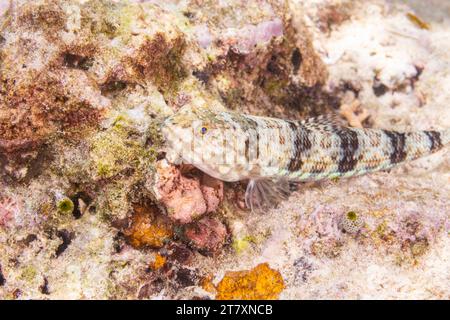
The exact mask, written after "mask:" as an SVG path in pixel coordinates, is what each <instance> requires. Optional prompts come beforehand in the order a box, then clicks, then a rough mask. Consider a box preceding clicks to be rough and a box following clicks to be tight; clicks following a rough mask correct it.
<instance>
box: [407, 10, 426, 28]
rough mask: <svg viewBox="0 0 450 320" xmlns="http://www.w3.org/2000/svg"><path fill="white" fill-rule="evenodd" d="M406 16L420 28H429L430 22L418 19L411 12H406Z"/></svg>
mask: <svg viewBox="0 0 450 320" xmlns="http://www.w3.org/2000/svg"><path fill="white" fill-rule="evenodd" d="M406 17H407V18H408V19H409V21H411V22H412V23H413V24H415V25H416V26H417V27H419V28H420V29H425V30H430V24H429V23H427V22H425V21H423V20H422V19H420V18H419V17H418V16H416V15H415V14H413V13H407V14H406Z"/></svg>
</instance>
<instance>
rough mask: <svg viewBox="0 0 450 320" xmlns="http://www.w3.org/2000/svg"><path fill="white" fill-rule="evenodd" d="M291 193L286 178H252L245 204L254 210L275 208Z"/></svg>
mask: <svg viewBox="0 0 450 320" xmlns="http://www.w3.org/2000/svg"><path fill="white" fill-rule="evenodd" d="M289 194H290V185H289V181H288V180H286V179H277V180H272V179H251V180H250V181H249V182H248V185H247V189H246V191H245V205H246V206H247V208H249V209H250V210H252V211H262V210H264V209H268V208H273V207H275V206H276V205H277V204H278V203H280V202H281V201H282V200H286V199H287V198H288V197H289Z"/></svg>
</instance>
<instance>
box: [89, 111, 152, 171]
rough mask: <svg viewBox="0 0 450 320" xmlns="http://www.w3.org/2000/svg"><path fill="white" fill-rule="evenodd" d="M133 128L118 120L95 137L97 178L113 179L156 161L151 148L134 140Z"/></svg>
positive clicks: (94, 168)
mask: <svg viewBox="0 0 450 320" xmlns="http://www.w3.org/2000/svg"><path fill="white" fill-rule="evenodd" d="M133 134H135V132H134V129H133V127H132V126H131V125H130V124H129V123H128V122H127V121H126V120H125V119H123V118H118V119H117V120H116V122H115V123H114V124H113V126H112V127H111V128H109V129H108V130H106V131H104V132H101V133H99V134H98V135H97V136H95V137H94V139H93V141H92V144H91V162H92V163H91V166H92V169H93V171H94V176H95V177H96V178H101V179H106V178H111V177H113V176H115V175H117V174H119V173H121V172H123V171H124V170H126V169H138V168H140V167H142V166H145V165H148V164H149V163H151V162H152V161H154V160H155V154H154V152H153V151H152V149H151V148H146V147H145V146H144V145H143V143H142V142H141V141H139V140H138V139H133Z"/></svg>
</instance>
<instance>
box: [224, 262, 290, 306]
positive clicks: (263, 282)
mask: <svg viewBox="0 0 450 320" xmlns="http://www.w3.org/2000/svg"><path fill="white" fill-rule="evenodd" d="M284 287H285V284H284V281H283V278H282V277H281V274H280V273H279V272H278V271H276V270H273V269H271V268H270V267H269V264H267V263H262V264H259V265H257V266H256V267H255V268H253V269H252V270H246V271H232V272H227V273H226V274H225V276H224V277H223V279H222V280H221V281H220V283H219V284H218V285H217V291H218V293H217V296H216V299H218V300H237V299H242V300H275V299H278V297H279V295H280V292H281V291H282V290H283V289H284Z"/></svg>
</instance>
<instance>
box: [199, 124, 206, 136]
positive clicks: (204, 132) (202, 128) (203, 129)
mask: <svg viewBox="0 0 450 320" xmlns="http://www.w3.org/2000/svg"><path fill="white" fill-rule="evenodd" d="M207 132H208V127H205V126H203V127H201V128H200V133H201V134H202V135H205V134H206V133H207Z"/></svg>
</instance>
